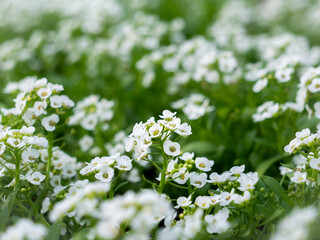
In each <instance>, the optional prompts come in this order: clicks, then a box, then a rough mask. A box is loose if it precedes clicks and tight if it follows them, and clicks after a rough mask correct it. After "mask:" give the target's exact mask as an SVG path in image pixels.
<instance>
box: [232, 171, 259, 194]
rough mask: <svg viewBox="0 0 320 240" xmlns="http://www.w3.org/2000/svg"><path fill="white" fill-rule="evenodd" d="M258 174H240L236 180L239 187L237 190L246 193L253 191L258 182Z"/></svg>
mask: <svg viewBox="0 0 320 240" xmlns="http://www.w3.org/2000/svg"><path fill="white" fill-rule="evenodd" d="M258 180H259V178H258V173H257V172H254V173H247V174H245V173H242V174H241V176H240V177H239V178H238V179H237V181H238V182H239V183H240V187H238V189H239V190H240V191H243V192H244V191H247V190H253V189H254V185H255V184H256V183H257V182H258Z"/></svg>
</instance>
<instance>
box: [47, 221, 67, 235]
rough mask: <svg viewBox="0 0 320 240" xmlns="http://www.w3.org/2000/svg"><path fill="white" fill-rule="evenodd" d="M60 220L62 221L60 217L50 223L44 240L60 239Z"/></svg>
mask: <svg viewBox="0 0 320 240" xmlns="http://www.w3.org/2000/svg"><path fill="white" fill-rule="evenodd" d="M62 221H63V219H60V220H58V221H56V222H55V223H54V224H52V225H51V227H50V228H49V231H48V234H47V237H46V239H45V240H59V239H60V232H61V226H62Z"/></svg>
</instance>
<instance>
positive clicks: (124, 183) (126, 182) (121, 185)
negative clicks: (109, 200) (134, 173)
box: [113, 181, 129, 193]
mask: <svg viewBox="0 0 320 240" xmlns="http://www.w3.org/2000/svg"><path fill="white" fill-rule="evenodd" d="M128 183H129V181H125V182H122V183H120V184H119V185H118V186H117V187H116V188H115V189H114V191H113V192H114V193H115V192H116V191H117V190H118V189H119V188H121V187H123V186H125V185H127V184H128Z"/></svg>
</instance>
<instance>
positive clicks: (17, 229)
mask: <svg viewBox="0 0 320 240" xmlns="http://www.w3.org/2000/svg"><path fill="white" fill-rule="evenodd" d="M46 232H47V229H46V228H45V227H44V226H43V225H40V224H35V223H33V222H32V221H31V220H29V219H24V218H23V219H19V220H18V222H16V223H15V224H14V225H13V226H10V227H8V228H7V229H6V231H5V232H4V233H2V235H1V237H0V239H1V240H24V239H32V240H41V239H44V237H45V235H46Z"/></svg>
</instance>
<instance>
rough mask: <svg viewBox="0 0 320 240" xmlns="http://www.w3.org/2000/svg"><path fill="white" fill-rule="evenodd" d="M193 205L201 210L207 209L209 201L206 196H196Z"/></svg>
mask: <svg viewBox="0 0 320 240" xmlns="http://www.w3.org/2000/svg"><path fill="white" fill-rule="evenodd" d="M195 203H196V204H197V205H198V207H200V208H202V209H208V208H209V207H210V206H211V205H210V204H211V200H210V197H208V196H198V197H197V198H196V201H195Z"/></svg>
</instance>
